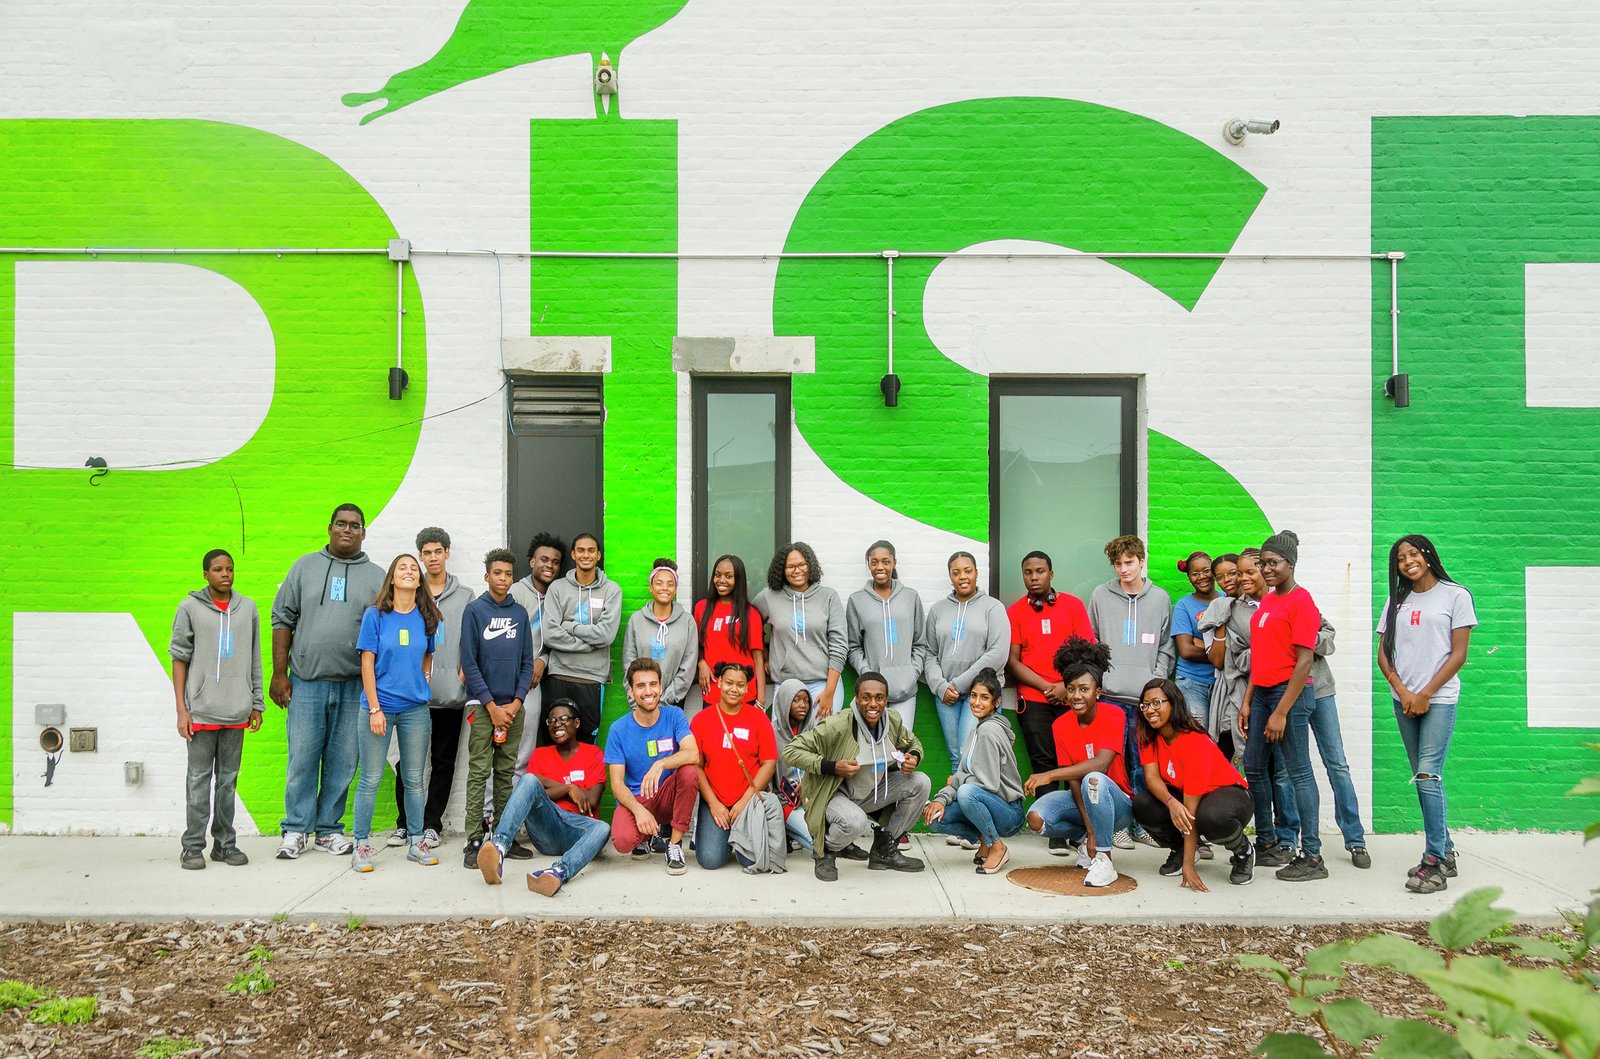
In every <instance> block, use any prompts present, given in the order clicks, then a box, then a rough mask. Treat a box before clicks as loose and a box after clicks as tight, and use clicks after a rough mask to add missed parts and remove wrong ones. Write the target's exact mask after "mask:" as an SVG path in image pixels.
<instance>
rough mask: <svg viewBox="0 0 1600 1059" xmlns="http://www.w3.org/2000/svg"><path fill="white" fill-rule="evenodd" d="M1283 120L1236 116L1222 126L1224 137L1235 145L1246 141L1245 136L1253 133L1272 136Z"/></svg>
mask: <svg viewBox="0 0 1600 1059" xmlns="http://www.w3.org/2000/svg"><path fill="white" fill-rule="evenodd" d="M1281 124H1282V122H1280V121H1278V120H1277V119H1273V120H1271V121H1269V120H1267V119H1266V118H1234V119H1233V120H1232V121H1229V122H1228V123H1227V124H1226V125H1224V126H1223V127H1222V138H1223V139H1224V140H1227V141H1228V142H1229V143H1231V144H1233V145H1234V146H1235V147H1237V146H1239V145H1240V144H1241V143H1244V138H1245V137H1246V136H1247V135H1250V134H1251V133H1254V134H1255V135H1257V136H1271V135H1272V134H1273V133H1275V132H1277V131H1278V126H1279V125H1281Z"/></svg>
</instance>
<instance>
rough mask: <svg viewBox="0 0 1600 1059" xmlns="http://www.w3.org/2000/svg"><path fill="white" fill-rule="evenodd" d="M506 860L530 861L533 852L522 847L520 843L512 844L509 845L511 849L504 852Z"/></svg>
mask: <svg viewBox="0 0 1600 1059" xmlns="http://www.w3.org/2000/svg"><path fill="white" fill-rule="evenodd" d="M506 859H507V860H532V859H533V850H531V849H529V848H528V847H527V846H524V845H523V844H522V843H521V842H513V843H511V848H510V849H508V850H506Z"/></svg>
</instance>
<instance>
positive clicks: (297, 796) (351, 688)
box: [279, 673, 367, 835]
mask: <svg viewBox="0 0 1600 1059" xmlns="http://www.w3.org/2000/svg"><path fill="white" fill-rule="evenodd" d="M289 686H290V697H289V709H288V710H287V711H286V712H287V716H286V717H285V718H284V722H283V727H284V735H285V736H286V737H287V739H288V743H289V754H288V761H287V763H286V768H285V773H286V774H285V776H284V782H283V822H282V823H281V824H280V825H279V830H280V831H298V832H300V833H301V834H316V835H332V834H336V833H337V832H340V831H343V830H344V806H345V801H346V799H347V798H349V796H350V781H351V780H352V779H354V778H355V775H356V754H357V750H356V725H357V724H360V723H363V722H364V721H365V720H366V716H367V715H366V711H364V710H363V709H362V708H361V681H360V680H359V679H358V678H354V677H353V678H351V679H350V680H301V679H300V678H299V677H297V676H295V675H294V674H292V673H291V674H290V675H289Z"/></svg>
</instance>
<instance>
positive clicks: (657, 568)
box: [622, 559, 705, 719]
mask: <svg viewBox="0 0 1600 1059" xmlns="http://www.w3.org/2000/svg"><path fill="white" fill-rule="evenodd" d="M677 595H678V564H677V563H675V562H673V561H672V560H671V559H657V560H655V562H653V563H651V564H650V602H648V603H646V604H645V605H644V606H642V607H640V608H639V609H638V611H636V612H635V613H634V615H633V617H631V618H629V619H628V628H627V630H626V631H625V632H624V633H623V636H622V667H623V668H624V669H626V668H627V667H628V663H629V662H632V661H633V660H634V659H635V658H653V659H655V660H656V664H657V665H659V666H660V667H661V680H662V685H663V686H662V689H661V704H662V705H663V706H676V707H678V708H679V709H681V710H682V711H683V714H684V716H685V717H689V718H691V719H692V718H693V717H694V715H695V714H697V713H699V712H700V708H701V707H702V706H704V705H705V699H703V698H701V696H700V685H699V684H698V683H697V681H696V679H695V678H696V676H697V675H698V672H699V662H700V631H699V630H698V629H696V628H695V624H694V619H693V618H692V617H690V615H689V612H688V611H686V610H684V609H683V606H682V605H681V604H679V603H678V602H677Z"/></svg>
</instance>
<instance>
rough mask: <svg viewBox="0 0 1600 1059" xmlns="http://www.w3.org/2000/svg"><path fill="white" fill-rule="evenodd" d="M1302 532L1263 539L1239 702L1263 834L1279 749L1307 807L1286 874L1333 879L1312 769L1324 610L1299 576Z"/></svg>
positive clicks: (1287, 877)
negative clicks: (1272, 762) (1271, 766)
mask: <svg viewBox="0 0 1600 1059" xmlns="http://www.w3.org/2000/svg"><path fill="white" fill-rule="evenodd" d="M1299 557H1300V538H1299V537H1297V536H1295V535H1294V534H1293V533H1291V532H1290V531H1288V530H1284V531H1283V532H1281V533H1275V534H1273V535H1272V536H1271V537H1268V538H1267V539H1266V542H1265V543H1263V544H1262V545H1261V559H1260V562H1259V565H1260V568H1261V577H1262V579H1263V580H1264V581H1265V582H1266V586H1267V588H1268V589H1269V591H1268V592H1267V594H1266V595H1265V596H1264V597H1262V600H1261V605H1260V606H1259V607H1257V608H1256V612H1255V614H1254V615H1252V616H1251V618H1250V686H1249V688H1248V689H1246V691H1245V695H1244V705H1243V706H1242V707H1240V710H1239V731H1240V733H1241V734H1243V735H1244V737H1245V745H1244V774H1245V776H1247V777H1248V778H1249V780H1250V793H1251V796H1252V797H1254V798H1255V803H1256V834H1258V835H1270V834H1272V833H1273V831H1272V793H1271V790H1270V789H1269V780H1268V757H1269V755H1271V756H1275V757H1279V758H1280V760H1281V762H1282V763H1284V764H1285V765H1286V766H1287V768H1288V772H1289V782H1290V783H1292V784H1293V785H1294V795H1295V798H1294V800H1295V804H1296V806H1297V807H1298V809H1299V812H1300V853H1299V855H1298V856H1296V857H1295V858H1294V859H1293V860H1291V861H1290V862H1289V863H1288V864H1286V865H1284V866H1283V867H1282V868H1279V869H1278V871H1277V877H1278V878H1280V879H1283V880H1284V881H1285V882H1307V881H1310V880H1313V879H1326V878H1327V877H1328V869H1327V867H1326V865H1324V864H1323V863H1322V839H1321V837H1320V836H1319V835H1318V834H1317V819H1318V817H1317V813H1318V811H1319V810H1320V808H1321V806H1320V804H1319V801H1320V799H1319V796H1318V793H1317V778H1316V775H1315V774H1314V773H1313V772H1312V771H1311V711H1312V710H1313V709H1314V708H1315V699H1314V695H1315V692H1314V691H1313V690H1312V686H1311V682H1310V680H1309V678H1310V676H1311V661H1312V659H1313V657H1315V654H1316V645H1317V630H1318V629H1320V628H1321V627H1322V613H1321V612H1320V611H1319V610H1317V604H1316V602H1315V601H1313V600H1312V598H1311V593H1309V592H1307V591H1306V590H1305V589H1303V588H1301V587H1300V586H1299V585H1298V584H1296V583H1295V577H1294V568H1295V563H1296V561H1298V559H1299Z"/></svg>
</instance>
